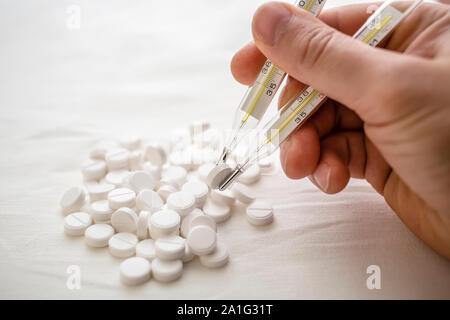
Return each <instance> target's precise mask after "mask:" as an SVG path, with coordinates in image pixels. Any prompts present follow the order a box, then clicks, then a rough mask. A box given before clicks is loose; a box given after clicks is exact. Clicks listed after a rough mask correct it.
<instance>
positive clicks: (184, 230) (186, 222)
mask: <svg viewBox="0 0 450 320" xmlns="http://www.w3.org/2000/svg"><path fill="white" fill-rule="evenodd" d="M202 215H203V211H202V210H200V209H198V208H195V209H194V210H192V212H191V213H189V214H188V215H187V216H185V217H184V218H183V221H181V226H180V233H181V235H182V236H183V237H185V238H187V236H188V234H189V230H190V228H191V221H192V219H194V218H195V217H198V216H202ZM208 218H209V217H208ZM209 219H211V218H209ZM213 222H214V221H213Z"/></svg>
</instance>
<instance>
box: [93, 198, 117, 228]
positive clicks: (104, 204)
mask: <svg viewBox="0 0 450 320" xmlns="http://www.w3.org/2000/svg"><path fill="white" fill-rule="evenodd" d="M113 212H114V210H113V209H112V208H111V207H110V206H109V202H108V200H99V201H94V202H92V203H91V204H90V206H89V213H90V214H91V216H92V218H93V219H94V221H95V222H96V223H98V222H105V221H109V220H111V215H112V214H113Z"/></svg>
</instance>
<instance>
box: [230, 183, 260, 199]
mask: <svg viewBox="0 0 450 320" xmlns="http://www.w3.org/2000/svg"><path fill="white" fill-rule="evenodd" d="M231 192H232V193H233V196H234V197H235V198H236V199H237V200H239V201H240V202H242V203H244V204H250V203H252V202H253V201H254V200H255V199H256V196H255V194H254V193H253V191H252V190H251V189H250V188H248V187H247V186H245V185H243V184H242V183H235V184H234V186H233V188H231Z"/></svg>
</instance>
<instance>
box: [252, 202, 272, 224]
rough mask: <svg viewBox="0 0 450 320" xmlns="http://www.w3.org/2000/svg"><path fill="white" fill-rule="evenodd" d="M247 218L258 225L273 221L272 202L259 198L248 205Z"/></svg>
mask: <svg viewBox="0 0 450 320" xmlns="http://www.w3.org/2000/svg"><path fill="white" fill-rule="evenodd" d="M246 213H247V220H248V221H249V222H250V223H251V224H253V225H256V226H263V225H266V224H269V223H272V221H273V209H272V204H271V203H270V202H269V201H267V200H262V199H257V200H255V201H254V202H252V204H250V205H249V206H248V207H247V212H246Z"/></svg>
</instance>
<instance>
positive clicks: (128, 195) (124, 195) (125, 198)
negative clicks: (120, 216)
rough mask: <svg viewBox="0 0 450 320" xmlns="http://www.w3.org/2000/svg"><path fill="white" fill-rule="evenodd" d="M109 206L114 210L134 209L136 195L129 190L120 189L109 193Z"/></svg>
mask: <svg viewBox="0 0 450 320" xmlns="http://www.w3.org/2000/svg"><path fill="white" fill-rule="evenodd" d="M108 201H109V206H110V207H111V208H112V209H119V208H122V207H128V208H132V207H134V206H135V204H136V193H135V192H134V191H133V190H131V189H128V188H119V189H115V190H113V191H111V192H110V193H108Z"/></svg>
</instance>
